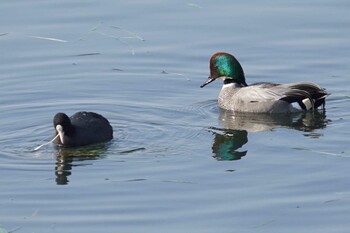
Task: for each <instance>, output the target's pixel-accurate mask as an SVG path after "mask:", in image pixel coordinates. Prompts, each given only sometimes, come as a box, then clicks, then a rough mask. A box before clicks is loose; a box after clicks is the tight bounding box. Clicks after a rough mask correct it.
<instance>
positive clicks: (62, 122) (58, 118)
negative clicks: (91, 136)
mask: <svg viewBox="0 0 350 233" xmlns="http://www.w3.org/2000/svg"><path fill="white" fill-rule="evenodd" d="M53 125H54V127H55V129H56V132H57V133H58V134H59V136H60V140H61V143H62V144H65V140H64V138H65V136H70V135H72V134H73V133H74V127H73V125H72V123H71V121H70V119H69V117H68V116H67V115H66V114H64V113H61V112H59V113H57V114H56V115H55V117H54V118H53Z"/></svg>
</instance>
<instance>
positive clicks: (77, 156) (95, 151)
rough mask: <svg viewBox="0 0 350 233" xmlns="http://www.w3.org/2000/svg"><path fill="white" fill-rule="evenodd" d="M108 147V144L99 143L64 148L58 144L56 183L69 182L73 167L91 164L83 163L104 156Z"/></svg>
mask: <svg viewBox="0 0 350 233" xmlns="http://www.w3.org/2000/svg"><path fill="white" fill-rule="evenodd" d="M107 147H108V146H107V145H106V144H97V145H93V146H85V147H80V148H64V147H59V146H57V147H56V149H57V154H56V167H55V175H56V184H57V185H66V184H68V182H69V180H68V177H69V176H70V175H71V174H72V169H73V167H77V166H86V165H89V164H87V163H85V162H84V163H83V161H87V160H97V159H100V158H103V157H104V155H105V151H106V150H107Z"/></svg>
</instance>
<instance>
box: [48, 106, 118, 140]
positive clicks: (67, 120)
mask: <svg viewBox="0 0 350 233" xmlns="http://www.w3.org/2000/svg"><path fill="white" fill-rule="evenodd" d="M53 125H54V128H55V132H56V136H55V138H54V139H55V140H54V141H53V143H54V144H56V145H59V146H63V147H78V146H86V145H91V144H95V143H100V142H107V141H110V140H112V139H113V128H112V126H111V125H110V123H109V121H108V120H107V119H106V118H105V117H103V116H102V115H100V114H98V113H95V112H84V111H83V112H77V113H75V114H74V115H72V116H71V117H68V116H67V115H66V114H65V113H62V112H59V113H57V114H56V115H55V116H54V118H53Z"/></svg>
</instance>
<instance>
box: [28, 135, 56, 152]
mask: <svg viewBox="0 0 350 233" xmlns="http://www.w3.org/2000/svg"><path fill="white" fill-rule="evenodd" d="M58 136H60V135H59V134H57V135H56V136H55V137H54V138H53V139H52V140H51V141H49V142H45V143H44V144H41V145H40V146H37V147H35V148H34V149H33V151H37V150H39V149H40V148H41V147H43V146H46V145H48V144H50V143H51V142H53V141H55V139H56V138H57V137H58Z"/></svg>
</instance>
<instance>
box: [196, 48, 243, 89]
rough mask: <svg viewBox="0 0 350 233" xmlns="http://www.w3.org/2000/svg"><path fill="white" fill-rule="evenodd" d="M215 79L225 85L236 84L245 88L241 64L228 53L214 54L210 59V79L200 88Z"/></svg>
mask: <svg viewBox="0 0 350 233" xmlns="http://www.w3.org/2000/svg"><path fill="white" fill-rule="evenodd" d="M217 78H223V79H224V80H225V82H227V83H230V82H231V83H238V84H241V85H243V86H247V83H246V82H245V77H244V72H243V69H242V66H241V64H239V62H238V61H237V59H236V58H235V57H234V56H232V55H231V54H229V53H225V52H219V53H215V54H214V55H213V56H212V57H211V58H210V77H209V80H208V81H207V82H206V83H204V84H203V85H202V86H201V87H204V86H205V85H207V84H209V83H211V82H212V81H214V80H215V79H217Z"/></svg>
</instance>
